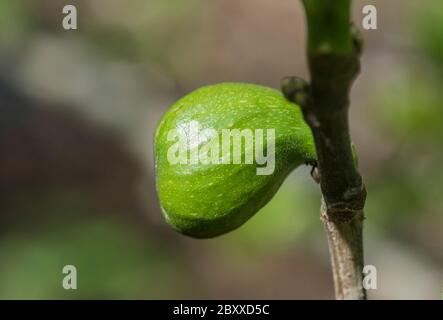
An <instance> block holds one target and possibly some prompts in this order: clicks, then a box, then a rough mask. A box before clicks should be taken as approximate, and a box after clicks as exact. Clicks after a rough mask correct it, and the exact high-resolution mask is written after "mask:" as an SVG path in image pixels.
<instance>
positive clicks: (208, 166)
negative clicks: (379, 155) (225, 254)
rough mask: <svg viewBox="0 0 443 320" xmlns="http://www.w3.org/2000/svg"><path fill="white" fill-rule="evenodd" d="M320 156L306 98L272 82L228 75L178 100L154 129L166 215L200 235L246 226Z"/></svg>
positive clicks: (181, 228) (159, 187)
mask: <svg viewBox="0 0 443 320" xmlns="http://www.w3.org/2000/svg"><path fill="white" fill-rule="evenodd" d="M315 159H316V155H315V147H314V142H313V138H312V134H311V131H310V129H309V127H308V126H307V124H306V123H305V122H304V120H303V116H302V113H301V110H300V108H299V106H297V105H296V104H294V103H291V102H289V101H287V100H286V99H285V98H284V97H283V95H282V94H281V93H280V92H279V91H277V90H274V89H272V88H267V87H263V86H259V85H253V84H245V83H222V84H216V85H211V86H206V87H202V88H200V89H197V90H195V91H193V92H191V93H189V94H188V95H186V96H185V97H183V98H181V99H180V100H179V101H177V102H176V103H175V104H174V105H173V106H172V107H171V108H170V109H169V110H168V111H167V112H166V114H165V115H164V116H163V118H162V120H161V121H160V123H159V124H158V127H157V130H156V133H155V170H156V187H157V192H158V196H159V199H160V204H161V208H162V211H163V214H164V217H165V219H166V221H167V222H168V223H169V224H170V225H171V226H172V227H173V228H174V229H175V230H177V231H179V232H181V233H183V234H186V235H189V236H192V237H196V238H209V237H214V236H218V235H221V234H224V233H226V232H229V231H231V230H233V229H236V228H237V227H239V226H241V225H242V224H243V223H244V222H246V221H247V220H248V219H249V218H250V217H252V216H253V215H254V214H255V213H256V212H257V211H258V210H260V209H261V208H262V207H263V206H264V205H265V204H266V203H268V202H269V200H270V199H271V198H272V197H273V196H274V194H275V193H276V192H277V190H278V189H279V187H280V186H281V184H282V183H283V181H284V179H285V178H286V177H287V175H288V174H289V173H290V172H291V171H292V170H293V169H294V168H296V167H297V166H299V165H300V164H303V163H307V162H313V161H315Z"/></svg>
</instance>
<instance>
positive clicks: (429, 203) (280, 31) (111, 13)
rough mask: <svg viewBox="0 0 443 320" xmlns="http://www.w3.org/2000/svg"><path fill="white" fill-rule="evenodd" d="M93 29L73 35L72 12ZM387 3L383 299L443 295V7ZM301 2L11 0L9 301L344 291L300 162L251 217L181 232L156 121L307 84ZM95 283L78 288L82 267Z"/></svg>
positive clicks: (0, 146)
mask: <svg viewBox="0 0 443 320" xmlns="http://www.w3.org/2000/svg"><path fill="white" fill-rule="evenodd" d="M67 4H73V5H75V6H76V7H77V10H78V30H71V31H66V30H64V29H63V28H62V19H63V17H64V15H63V14H62V8H63V6H65V5H67ZM366 4H375V5H376V7H377V9H378V29H377V30H369V31H365V30H363V36H364V38H365V51H364V56H363V60H362V73H361V75H360V76H359V78H358V79H357V81H356V83H355V85H354V87H353V91H352V107H351V115H350V117H351V130H352V136H353V140H354V143H355V145H356V148H357V150H358V154H359V160H360V167H361V168H360V169H361V173H362V175H363V177H364V179H365V183H366V185H367V189H368V199H367V207H366V217H367V219H366V224H365V250H366V252H365V256H366V259H365V263H366V264H371V265H375V266H376V268H377V278H378V288H377V290H371V291H369V297H370V298H373V299H441V298H442V292H443V279H442V275H443V230H442V227H443V215H442V211H443V197H442V195H441V191H442V181H443V148H442V143H443V142H442V141H443V125H442V122H441V121H442V119H443V117H442V116H443V112H442V98H441V92H442V84H443V2H442V1H438V0H423V1H413V0H408V1H405V0H390V1H381V0H379V1H370V0H365V1H363V0H362V1H354V21H355V23H356V25H357V26H359V27H360V29H361V21H362V18H363V15H362V7H363V6H364V5H366ZM301 9H302V8H301V4H300V3H299V1H297V0H279V1H269V0H212V1H204V0H186V1H183V0H181V1H180V0H169V1H162V0H131V1H123V0H107V1H87V0H75V1H74V0H63V1H60V0H37V1H35V0H2V1H0V298H2V299H50V298H56V299H61V298H63V299H65V298H67V299H89V298H112V299H138V298H141V299H163V298H170V299H185V298H186V299H194V298H197V299H203V298H205V299H221V298H232V299H246V298H263V299H268V298H269V299H310V298H319V299H332V298H333V283H332V274H331V268H330V261H329V255H328V248H327V240H326V237H325V235H324V232H323V226H322V223H321V222H320V220H319V205H320V193H319V190H318V186H317V185H316V184H315V183H314V182H313V181H312V179H311V177H310V176H309V168H308V167H303V168H300V169H298V170H296V172H294V173H293V174H292V175H291V176H290V177H289V178H288V179H287V181H286V182H285V183H284V185H283V187H282V188H281V189H280V191H279V192H278V193H277V195H276V196H275V198H274V199H273V200H272V201H271V202H270V203H269V204H268V205H267V206H266V207H265V208H264V209H262V210H261V211H260V212H259V213H258V214H257V215H256V216H255V217H254V218H252V219H251V220H250V221H249V222H248V223H246V224H245V225H244V226H243V227H241V228H240V229H238V230H236V231H235V232H232V233H230V234H227V235H224V236H222V237H220V238H216V239H211V240H194V239H190V238H186V237H184V236H182V235H179V234H177V233H175V232H173V231H172V230H171V229H170V228H169V227H168V226H167V225H166V224H165V222H164V221H163V218H162V215H161V213H160V210H159V204H158V201H157V198H156V193H155V180H154V175H153V145H152V143H153V141H152V140H153V132H154V129H155V126H156V124H157V122H158V120H159V118H160V117H161V115H162V114H163V113H164V112H165V110H166V109H167V108H168V106H169V105H170V104H171V103H173V102H174V101H175V100H176V99H178V98H179V97H181V96H182V95H184V94H186V93H187V92H189V91H191V90H193V89H195V88H197V87H199V86H202V85H205V84H211V83H216V82H224V81H241V82H252V83H258V84H262V85H267V86H271V87H275V88H279V83H280V79H281V78H282V77H283V76H286V75H299V76H303V77H305V78H307V77H308V70H307V66H306V58H305V32H306V30H305V23H304V16H303V14H302V11H301ZM68 264H71V265H74V266H76V267H77V272H78V276H77V277H78V289H77V290H64V289H63V287H62V285H61V283H62V279H63V277H64V275H63V274H62V268H63V266H65V265H68Z"/></svg>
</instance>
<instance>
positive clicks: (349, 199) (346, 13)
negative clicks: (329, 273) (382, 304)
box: [302, 0, 366, 299]
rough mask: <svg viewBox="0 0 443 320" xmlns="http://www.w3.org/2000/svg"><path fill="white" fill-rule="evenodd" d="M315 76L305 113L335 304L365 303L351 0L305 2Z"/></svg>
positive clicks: (356, 59) (362, 195)
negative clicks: (352, 122)
mask: <svg viewBox="0 0 443 320" xmlns="http://www.w3.org/2000/svg"><path fill="white" fill-rule="evenodd" d="M303 4H304V8H305V12H306V17H307V23H308V61H309V69H310V74H311V80H310V85H309V89H308V94H307V96H308V97H307V99H306V103H305V104H304V105H302V110H303V114H304V117H305V120H306V122H307V123H308V124H309V126H310V128H311V130H312V133H313V136H314V140H315V145H316V151H317V156H318V167H319V171H320V176H321V180H320V186H321V190H322V194H323V199H324V204H323V206H322V213H321V218H322V221H323V222H324V224H325V229H326V234H327V237H328V242H329V248H330V253H331V260H332V267H333V275H334V284H335V292H336V298H337V299H365V298H366V292H365V290H364V288H363V285H362V270H363V241H362V228H363V223H362V222H363V219H364V214H363V207H364V203H365V198H366V191H365V188H364V185H363V182H362V179H361V176H360V174H359V173H358V170H357V167H356V164H355V161H354V156H353V151H352V147H351V138H350V134H349V125H348V107H349V91H350V88H351V86H352V83H353V82H354V79H355V77H356V76H357V75H358V73H359V66H360V63H359V52H360V49H361V48H359V47H357V46H355V45H354V44H355V39H353V36H352V32H351V25H350V11H351V10H350V7H351V1H350V0H334V1H328V0H303Z"/></svg>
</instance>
